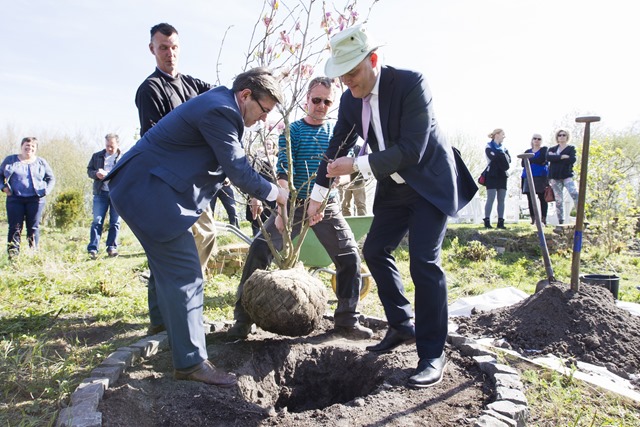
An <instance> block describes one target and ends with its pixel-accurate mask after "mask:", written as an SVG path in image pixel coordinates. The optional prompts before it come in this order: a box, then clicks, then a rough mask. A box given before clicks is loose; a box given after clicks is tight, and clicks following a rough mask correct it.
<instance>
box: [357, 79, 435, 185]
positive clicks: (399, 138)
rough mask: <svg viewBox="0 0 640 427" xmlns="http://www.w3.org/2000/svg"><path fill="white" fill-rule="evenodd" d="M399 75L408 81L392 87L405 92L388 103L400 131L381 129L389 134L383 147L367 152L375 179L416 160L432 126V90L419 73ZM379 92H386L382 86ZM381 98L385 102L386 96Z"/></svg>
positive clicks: (424, 149) (422, 151) (421, 153)
mask: <svg viewBox="0 0 640 427" xmlns="http://www.w3.org/2000/svg"><path fill="white" fill-rule="evenodd" d="M399 78H400V77H396V79H399ZM401 78H404V79H405V80H408V81H406V82H404V83H403V84H402V86H401V87H397V88H395V90H402V91H403V92H404V93H403V94H402V96H401V98H400V102H399V103H398V105H394V104H391V105H390V108H391V112H390V115H391V120H393V116H394V115H397V114H399V115H400V117H399V118H400V126H399V134H398V135H389V134H388V133H385V132H384V129H383V133H385V138H389V140H385V141H384V143H385V147H386V148H385V150H383V151H378V152H375V153H372V154H370V155H369V165H370V166H371V171H372V172H373V174H374V176H375V177H376V179H378V180H380V179H382V178H385V177H387V176H389V175H391V174H393V173H395V172H398V171H402V169H405V168H407V167H409V166H413V165H416V164H418V163H419V162H420V160H421V159H422V156H423V155H424V153H425V151H426V149H427V142H428V141H429V135H430V132H431V129H432V123H431V122H432V120H434V118H433V115H432V110H431V105H430V104H431V92H430V90H429V87H428V85H427V83H426V81H425V80H424V78H423V77H422V75H420V74H412V75H403V76H402V77H401ZM381 86H382V82H381ZM398 86H400V85H398ZM380 96H381V98H382V97H383V96H385V95H384V93H383V92H382V90H381V94H380ZM393 99H394V98H391V100H393ZM380 101H381V102H387V100H385V99H381V100H380ZM381 110H382V108H381ZM389 126H391V125H389Z"/></svg>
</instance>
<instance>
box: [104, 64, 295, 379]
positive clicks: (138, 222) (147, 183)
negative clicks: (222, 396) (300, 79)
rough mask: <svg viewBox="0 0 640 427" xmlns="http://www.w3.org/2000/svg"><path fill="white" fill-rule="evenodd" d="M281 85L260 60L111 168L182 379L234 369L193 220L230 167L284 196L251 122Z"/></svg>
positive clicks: (255, 189)
mask: <svg viewBox="0 0 640 427" xmlns="http://www.w3.org/2000/svg"><path fill="white" fill-rule="evenodd" d="M281 101H282V92H281V89H280V87H279V85H278V82H277V81H276V79H275V77H274V76H273V74H272V73H271V72H270V71H269V70H267V69H265V68H255V69H252V70H249V71H247V72H245V73H242V74H240V75H239V76H238V77H237V78H236V79H235V81H234V83H233V87H232V88H231V89H228V88H226V87H223V86H220V87H217V88H215V89H211V90H210V91H208V92H206V93H204V94H202V95H200V96H198V97H195V98H193V99H191V100H189V101H187V102H185V103H184V104H182V105H180V106H178V107H177V108H175V109H174V110H173V111H172V112H170V113H169V114H168V115H166V116H165V117H164V118H163V119H162V120H161V121H159V122H158V123H157V124H156V125H155V126H154V127H152V128H151V129H149V131H148V132H146V133H145V135H144V137H142V139H140V140H139V141H138V142H137V144H136V145H135V146H134V147H133V148H132V149H131V150H129V151H128V152H127V153H126V154H125V155H124V156H123V157H122V159H121V160H120V162H118V164H117V166H116V167H115V168H114V169H113V170H112V171H111V173H110V174H109V175H108V176H107V179H109V180H110V182H109V188H110V191H111V200H112V201H113V203H114V205H115V206H116V209H117V211H118V213H120V216H121V217H122V218H123V219H124V220H125V221H126V222H127V224H128V225H129V227H130V228H131V230H132V231H133V233H134V234H135V235H136V237H137V238H138V240H139V241H140V243H141V244H142V247H143V248H144V250H145V252H146V254H147V258H148V260H149V269H150V270H151V272H152V273H153V275H154V277H155V280H156V291H157V295H158V305H159V308H160V311H161V313H162V318H163V319H164V321H165V326H166V327H167V333H168V335H169V340H170V342H171V350H172V355H173V364H174V368H175V372H174V376H175V378H176V379H182V380H194V381H201V382H205V383H208V384H214V385H217V386H221V387H231V386H233V385H235V384H236V377H235V375H233V374H229V373H226V372H224V371H223V370H220V369H218V368H216V367H215V366H214V365H213V364H212V363H211V362H209V360H208V358H207V348H206V343H205V333H204V329H203V325H202V306H203V277H202V269H201V268H200V261H199V258H198V252H197V250H196V244H195V242H194V238H193V235H192V234H191V233H190V232H189V228H190V227H191V226H192V225H193V224H194V223H195V222H196V221H197V220H198V217H199V216H200V214H202V212H203V211H204V209H205V208H206V207H207V206H208V205H209V202H210V201H211V199H212V197H213V195H214V194H215V193H216V191H217V190H218V189H219V188H220V186H221V185H222V183H223V181H224V180H225V178H226V177H227V176H228V177H229V179H231V180H232V181H233V182H234V183H235V185H236V186H238V187H239V188H240V189H242V190H243V191H245V192H247V193H249V194H250V195H252V196H254V197H256V198H258V199H261V200H267V201H274V200H275V201H276V202H278V203H280V204H284V203H285V202H286V201H287V197H288V194H287V191H286V190H284V189H282V188H280V187H278V186H276V185H274V184H271V183H269V182H268V181H267V180H265V179H264V178H262V177H261V176H260V175H259V174H258V173H257V172H256V171H254V169H253V168H252V167H251V166H250V164H249V162H248V161H247V159H246V157H245V153H244V149H243V147H242V144H241V142H240V141H241V140H242V134H243V131H244V127H245V126H252V125H253V124H255V123H256V122H257V121H258V120H262V121H264V120H265V119H266V117H267V115H268V114H269V112H270V111H271V110H272V109H273V108H274V107H275V105H276V104H277V103H279V102H281Z"/></svg>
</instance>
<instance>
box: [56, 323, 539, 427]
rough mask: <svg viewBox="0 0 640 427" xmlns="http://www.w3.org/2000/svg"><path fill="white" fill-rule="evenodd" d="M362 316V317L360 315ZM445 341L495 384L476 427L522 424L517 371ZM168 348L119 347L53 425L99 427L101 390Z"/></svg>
mask: <svg viewBox="0 0 640 427" xmlns="http://www.w3.org/2000/svg"><path fill="white" fill-rule="evenodd" d="M363 317H364V316H363ZM362 322H363V323H365V324H367V323H368V324H374V323H375V324H377V325H378V326H383V325H384V326H386V324H387V322H386V321H385V320H384V319H378V318H373V317H371V318H366V317H365V318H363V319H362ZM226 323H227V322H225V323H215V324H213V325H205V327H208V328H205V329H210V330H209V331H206V332H207V333H210V332H213V331H216V330H222V329H223V328H224V327H225V325H226ZM447 342H449V344H451V345H452V346H453V347H456V348H457V349H458V350H459V351H460V352H461V353H462V354H463V355H465V356H469V357H473V359H474V360H475V361H476V363H477V364H478V366H479V367H480V370H481V371H482V372H484V373H485V374H487V375H488V376H489V377H490V378H491V380H492V381H493V383H494V384H495V386H496V400H495V401H494V402H492V403H490V404H489V405H487V408H486V409H485V410H483V411H482V415H481V416H480V417H479V418H478V419H477V420H476V423H475V424H474V426H477V427H489V426H490V427H503V426H507V427H522V426H526V423H527V419H528V417H529V406H528V403H527V398H526V397H525V395H524V385H523V384H522V381H521V380H520V376H519V374H518V372H517V371H516V370H515V369H513V368H511V367H510V366H507V365H503V364H500V363H497V355H496V353H494V352H491V351H489V350H486V349H485V348H484V347H483V346H481V345H480V344H478V343H477V342H476V341H475V340H473V339H470V338H466V337H464V336H462V335H459V334H457V333H449V335H448V337H447ZM168 348H169V340H168V337H167V333H166V332H161V333H159V334H157V335H152V336H148V337H145V338H142V339H140V340H138V341H136V342H135V343H133V344H131V345H129V346H126V347H120V348H118V349H117V350H116V351H114V352H113V353H111V354H110V355H109V356H108V357H107V358H106V359H105V360H104V361H103V362H102V363H101V364H100V365H98V366H97V367H96V368H95V369H93V370H92V371H91V376H90V377H89V378H86V379H84V380H83V381H82V382H81V383H80V384H79V385H78V387H77V388H76V390H75V391H74V392H73V393H72V394H71V399H70V405H69V406H68V407H66V408H64V409H62V410H61V411H60V414H58V419H57V422H56V427H102V413H101V412H98V405H99V404H100V400H102V397H103V396H104V392H105V391H106V390H107V389H108V388H109V387H110V386H112V385H113V384H115V383H116V381H118V379H119V378H120V375H122V374H123V373H124V371H125V369H127V368H129V367H131V366H133V365H135V364H136V363H137V362H138V361H139V360H141V359H147V358H149V357H151V356H153V355H155V354H156V353H157V352H158V350H166V349H168Z"/></svg>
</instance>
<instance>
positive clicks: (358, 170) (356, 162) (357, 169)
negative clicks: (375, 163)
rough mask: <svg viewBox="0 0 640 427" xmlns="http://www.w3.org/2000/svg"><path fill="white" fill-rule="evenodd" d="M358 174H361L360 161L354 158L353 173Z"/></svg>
mask: <svg viewBox="0 0 640 427" xmlns="http://www.w3.org/2000/svg"><path fill="white" fill-rule="evenodd" d="M356 172H360V168H359V167H358V159H357V158H355V157H354V158H353V166H352V170H351V173H356Z"/></svg>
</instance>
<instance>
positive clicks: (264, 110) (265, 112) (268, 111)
mask: <svg viewBox="0 0 640 427" xmlns="http://www.w3.org/2000/svg"><path fill="white" fill-rule="evenodd" d="M252 98H253V96H252ZM253 99H254V101H256V102H257V103H258V105H259V106H260V109H261V110H262V114H269V113H270V112H271V110H267V109H266V108H264V107H263V106H262V104H261V103H260V101H259V100H258V98H253Z"/></svg>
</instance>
